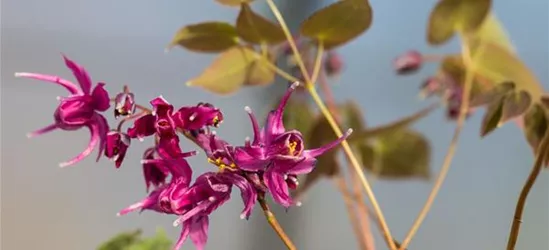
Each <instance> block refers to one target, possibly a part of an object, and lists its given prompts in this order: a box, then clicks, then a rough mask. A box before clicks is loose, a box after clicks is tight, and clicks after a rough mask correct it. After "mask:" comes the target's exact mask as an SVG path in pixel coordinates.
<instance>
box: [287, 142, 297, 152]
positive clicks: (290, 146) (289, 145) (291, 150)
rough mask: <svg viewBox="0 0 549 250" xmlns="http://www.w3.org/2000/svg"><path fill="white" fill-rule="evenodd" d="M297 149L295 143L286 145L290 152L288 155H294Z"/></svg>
mask: <svg viewBox="0 0 549 250" xmlns="http://www.w3.org/2000/svg"><path fill="white" fill-rule="evenodd" d="M296 147H297V142H295V141H294V142H290V143H289V144H288V150H290V155H294V154H295V148H296Z"/></svg>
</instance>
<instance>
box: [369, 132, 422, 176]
mask: <svg viewBox="0 0 549 250" xmlns="http://www.w3.org/2000/svg"><path fill="white" fill-rule="evenodd" d="M361 155H362V158H363V163H364V167H365V168H366V169H367V170H369V171H370V172H371V173H372V174H374V175H377V176H379V177H380V178H388V179H401V178H420V179H428V178H429V177H430V175H431V174H430V170H429V164H430V160H431V146H430V144H429V141H428V140H427V139H426V138H425V137H424V136H423V135H422V134H420V133H418V132H415V131H412V130H408V129H403V130H399V131H394V132H393V133H390V134H384V135H382V136H379V137H377V138H376V141H375V143H374V145H373V148H372V147H371V146H368V145H363V146H362V147H361Z"/></svg>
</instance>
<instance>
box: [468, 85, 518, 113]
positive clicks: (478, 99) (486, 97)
mask: <svg viewBox="0 0 549 250" xmlns="http://www.w3.org/2000/svg"><path fill="white" fill-rule="evenodd" d="M514 88H515V84H514V83H512V82H503V83H500V84H498V85H496V86H494V87H493V88H492V89H490V90H487V91H485V92H483V93H480V94H477V95H476V96H475V97H474V98H472V99H471V102H469V106H471V107H478V106H483V105H486V104H489V103H491V102H493V101H497V100H499V99H500V98H501V97H503V96H504V95H506V94H507V93H510V92H511V91H513V89H514Z"/></svg>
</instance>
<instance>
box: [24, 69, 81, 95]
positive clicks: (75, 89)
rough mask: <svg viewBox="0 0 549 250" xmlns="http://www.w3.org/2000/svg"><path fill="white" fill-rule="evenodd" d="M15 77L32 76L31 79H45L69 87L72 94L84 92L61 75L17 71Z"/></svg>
mask: <svg viewBox="0 0 549 250" xmlns="http://www.w3.org/2000/svg"><path fill="white" fill-rule="evenodd" d="M15 77H25V78H31V79H36V80H40V81H45V82H52V83H56V84H59V85H60V86H62V87H64V88H65V89H67V90H68V91H69V93H71V95H81V94H82V91H81V90H80V89H79V88H78V87H76V85H74V83H72V82H70V81H69V80H65V79H63V78H60V77H59V76H52V75H44V74H35V73H27V72H18V73H15Z"/></svg>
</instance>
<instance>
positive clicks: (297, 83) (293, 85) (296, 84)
mask: <svg viewBox="0 0 549 250" xmlns="http://www.w3.org/2000/svg"><path fill="white" fill-rule="evenodd" d="M299 84H301V83H300V82H298V81H295V82H294V83H292V85H290V88H291V89H296V88H297V87H298V86H299Z"/></svg>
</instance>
